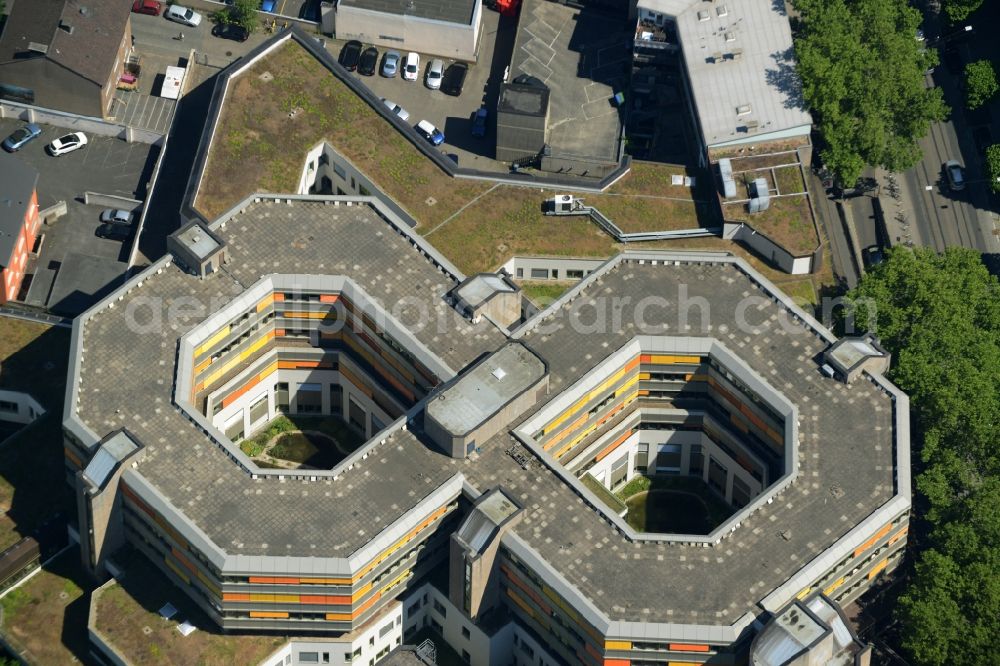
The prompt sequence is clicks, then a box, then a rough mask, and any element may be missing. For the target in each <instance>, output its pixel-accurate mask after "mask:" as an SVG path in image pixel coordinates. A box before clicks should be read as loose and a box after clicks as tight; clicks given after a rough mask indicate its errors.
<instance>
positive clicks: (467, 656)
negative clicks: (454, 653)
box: [462, 650, 472, 664]
mask: <svg viewBox="0 0 1000 666" xmlns="http://www.w3.org/2000/svg"><path fill="white" fill-rule="evenodd" d="M462 661H464V662H465V663H467V664H471V663H472V655H471V654H469V652H468V650H462Z"/></svg>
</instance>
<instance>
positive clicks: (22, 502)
mask: <svg viewBox="0 0 1000 666" xmlns="http://www.w3.org/2000/svg"><path fill="white" fill-rule="evenodd" d="M0 322H2V326H3V335H2V336H0V388H5V389H10V390H15V391H26V392H28V393H30V394H31V395H32V396H34V397H35V399H36V400H38V401H39V402H40V403H41V404H42V406H43V407H44V408H45V410H46V413H45V414H44V415H43V416H42V417H40V418H39V419H37V420H36V421H35V422H34V423H32V424H31V425H29V426H27V427H25V428H22V429H21V430H19V431H18V432H17V433H16V434H14V435H13V436H11V437H10V438H9V439H7V440H6V441H5V442H4V445H3V449H2V451H0V452H2V455H0V550H2V549H4V548H7V547H9V546H11V545H13V544H14V543H16V542H17V541H19V540H20V539H21V538H22V537H25V536H29V535H30V534H32V532H34V530H35V528H37V527H38V526H39V525H40V524H41V523H43V522H45V521H46V520H47V519H49V518H50V517H52V515H53V514H55V513H57V512H59V511H64V512H71V511H73V510H75V501H74V500H73V497H72V492H71V491H70V489H69V487H68V486H67V485H66V484H65V483H64V482H63V442H62V438H63V435H62V407H63V394H64V392H65V389H66V370H67V359H68V357H69V338H70V332H69V331H68V330H67V329H63V328H57V327H51V326H46V325H43V324H37V323H35V322H29V321H22V320H20V319H13V318H10V317H4V318H3V319H0Z"/></svg>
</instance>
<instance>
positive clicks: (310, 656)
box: [299, 652, 319, 664]
mask: <svg viewBox="0 0 1000 666" xmlns="http://www.w3.org/2000/svg"><path fill="white" fill-rule="evenodd" d="M299 663H302V664H318V663H319V652H299Z"/></svg>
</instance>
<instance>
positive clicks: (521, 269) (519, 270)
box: [517, 268, 524, 278]
mask: <svg viewBox="0 0 1000 666" xmlns="http://www.w3.org/2000/svg"><path fill="white" fill-rule="evenodd" d="M517 277H519V278H523V277H524V269H523V268H518V269H517Z"/></svg>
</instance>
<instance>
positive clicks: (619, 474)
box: [611, 453, 628, 488]
mask: <svg viewBox="0 0 1000 666" xmlns="http://www.w3.org/2000/svg"><path fill="white" fill-rule="evenodd" d="M626 476H628V454H627V453H626V454H625V455H623V456H622V457H621V458H619V459H618V460H616V461H615V462H614V463H612V465H611V487H612V488H615V487H616V486H618V484H620V483H622V482H623V481H624V480H625V477H626Z"/></svg>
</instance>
